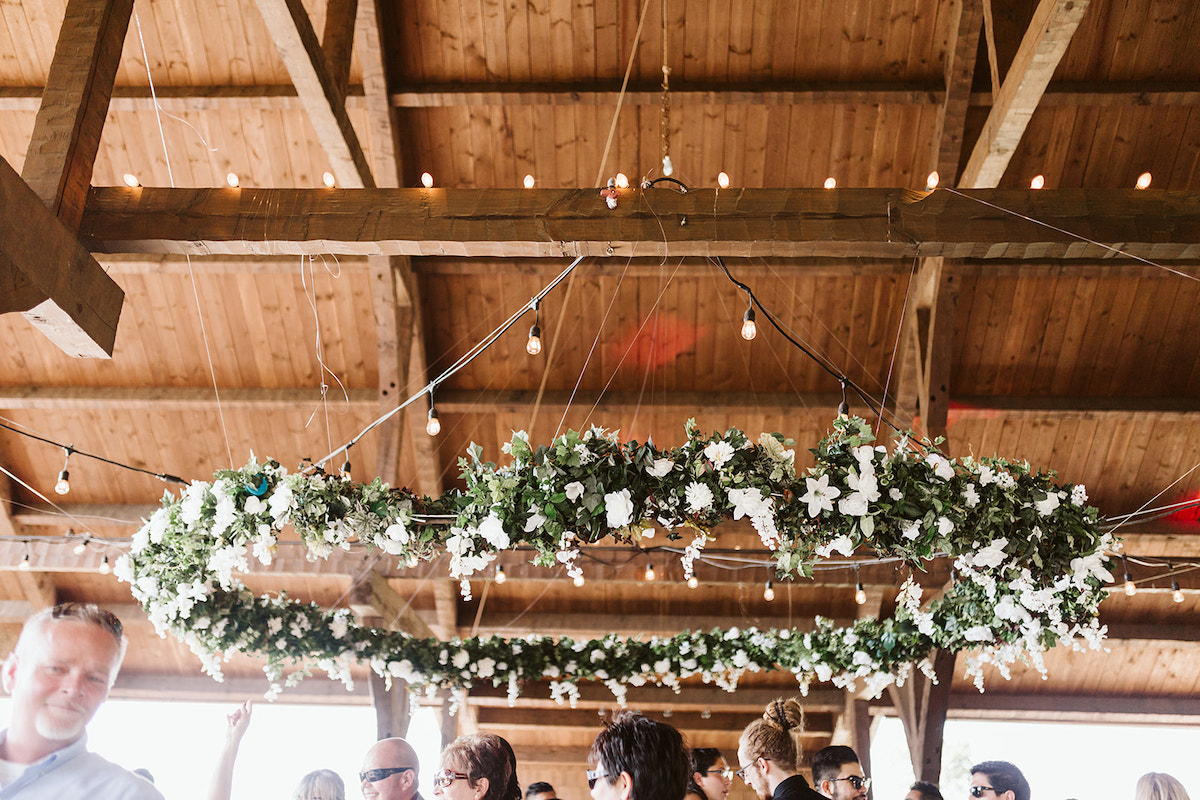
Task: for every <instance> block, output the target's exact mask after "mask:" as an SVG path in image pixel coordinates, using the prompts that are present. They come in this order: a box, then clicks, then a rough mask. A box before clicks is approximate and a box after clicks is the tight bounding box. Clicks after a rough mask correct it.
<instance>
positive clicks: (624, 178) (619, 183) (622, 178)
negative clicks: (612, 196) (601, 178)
mask: <svg viewBox="0 0 1200 800" xmlns="http://www.w3.org/2000/svg"><path fill="white" fill-rule="evenodd" d="M613 185H614V186H616V187H617V188H618V189H628V188H629V176H628V175H626V174H625V173H624V172H618V173H617V177H616V178H614V179H613Z"/></svg>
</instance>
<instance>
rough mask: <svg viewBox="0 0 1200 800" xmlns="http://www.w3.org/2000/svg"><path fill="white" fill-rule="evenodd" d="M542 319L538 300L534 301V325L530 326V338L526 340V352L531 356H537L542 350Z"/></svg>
mask: <svg viewBox="0 0 1200 800" xmlns="http://www.w3.org/2000/svg"><path fill="white" fill-rule="evenodd" d="M540 321H541V312H540V311H539V310H538V302H537V300H536V299H535V300H534V301H533V325H532V326H531V327H530V328H529V340H528V341H526V342H525V352H526V353H529V355H531V356H536V355H537V354H538V353H540V352H542V328H541V326H540V325H538V323H539V322H540Z"/></svg>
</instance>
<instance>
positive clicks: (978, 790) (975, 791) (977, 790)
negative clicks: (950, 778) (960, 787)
mask: <svg viewBox="0 0 1200 800" xmlns="http://www.w3.org/2000/svg"><path fill="white" fill-rule="evenodd" d="M970 791H971V797H983V793H984V792H991V793H992V794H999V792H997V791H996V790H995V789H993V788H992V787H991V786H972V787H971V789H970Z"/></svg>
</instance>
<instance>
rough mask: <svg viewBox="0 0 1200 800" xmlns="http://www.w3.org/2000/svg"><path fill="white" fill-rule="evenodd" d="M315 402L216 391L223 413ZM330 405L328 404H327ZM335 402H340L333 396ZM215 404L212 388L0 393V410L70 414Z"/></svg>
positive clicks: (304, 394) (368, 401) (355, 398)
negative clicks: (84, 410)
mask: <svg viewBox="0 0 1200 800" xmlns="http://www.w3.org/2000/svg"><path fill="white" fill-rule="evenodd" d="M346 394H347V395H348V397H347V398H346V399H345V401H344V402H346V403H348V404H349V405H350V406H352V407H354V409H355V411H356V413H360V414H361V413H362V412H363V411H366V410H368V409H373V408H374V407H375V406H377V405H378V403H379V395H378V392H376V391H375V390H374V389H363V388H349V389H346ZM320 401H321V392H320V390H319V389H314V388H309V387H304V388H258V387H255V388H242V387H225V388H222V389H221V407H222V408H224V409H225V410H230V409H235V410H246V409H257V410H263V411H269V410H278V411H283V410H287V409H293V408H296V407H297V406H305V405H312V404H314V403H319V402H320ZM331 402H332V401H331ZM337 402H338V403H341V402H343V398H341V397H337ZM215 403H216V397H215V396H214V395H213V390H212V387H206V386H144V387H139V386H44V385H39V386H5V387H2V388H0V408H7V409H17V408H36V409H47V410H50V409H53V410H60V411H61V410H75V409H88V408H95V409H100V408H113V409H117V408H121V409H127V410H129V411H148V410H151V409H153V410H154V411H182V412H190V411H197V410H201V409H209V408H211V407H212V406H213V405H214V404H215Z"/></svg>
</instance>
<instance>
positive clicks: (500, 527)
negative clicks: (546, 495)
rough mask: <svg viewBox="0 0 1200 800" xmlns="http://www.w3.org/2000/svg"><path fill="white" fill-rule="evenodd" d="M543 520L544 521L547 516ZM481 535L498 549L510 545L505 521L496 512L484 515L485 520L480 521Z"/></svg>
mask: <svg viewBox="0 0 1200 800" xmlns="http://www.w3.org/2000/svg"><path fill="white" fill-rule="evenodd" d="M542 521H543V522H544V521H545V518H543V520H542ZM526 530H528V528H526ZM479 535H480V536H482V537H483V538H484V540H485V541H487V543H488V544H490V545H491V546H492V547H494V548H496V549H497V550H503V549H504V548H506V547H508V545H509V539H508V533H507V532H506V531H505V530H504V523H503V522H501V521H500V518H499V517H498V516H496V514H495V512H493V513H491V514H488V515H487V516H486V517H484V519H483V522H481V523H479Z"/></svg>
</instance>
